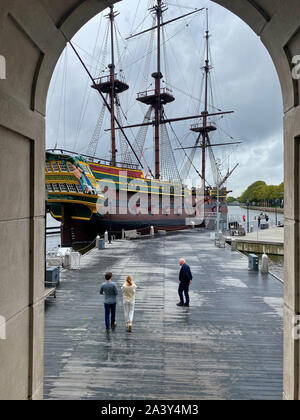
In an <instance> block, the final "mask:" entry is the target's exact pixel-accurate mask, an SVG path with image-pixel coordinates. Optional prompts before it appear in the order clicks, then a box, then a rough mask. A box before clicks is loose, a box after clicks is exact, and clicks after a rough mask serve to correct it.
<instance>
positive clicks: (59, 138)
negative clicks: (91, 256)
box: [46, 0, 283, 197]
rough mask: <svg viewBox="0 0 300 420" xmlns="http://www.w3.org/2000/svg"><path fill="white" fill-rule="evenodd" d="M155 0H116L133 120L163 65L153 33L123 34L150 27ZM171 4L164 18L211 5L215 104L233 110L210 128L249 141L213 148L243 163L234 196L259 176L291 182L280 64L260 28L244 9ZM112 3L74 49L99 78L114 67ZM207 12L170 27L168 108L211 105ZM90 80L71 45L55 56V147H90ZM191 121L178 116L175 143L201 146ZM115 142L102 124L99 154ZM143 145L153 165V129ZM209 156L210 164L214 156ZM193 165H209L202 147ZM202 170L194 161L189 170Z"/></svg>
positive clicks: (176, 0)
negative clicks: (108, 40) (243, 15)
mask: <svg viewBox="0 0 300 420" xmlns="http://www.w3.org/2000/svg"><path fill="white" fill-rule="evenodd" d="M154 1H155V0H122V1H121V2H119V3H117V4H116V5H115V9H116V11H118V12H120V15H119V16H117V18H116V24H117V33H118V42H117V44H118V48H116V62H117V71H118V72H120V70H122V71H121V72H120V73H119V74H122V76H123V77H125V80H126V83H128V84H129V86H130V89H129V91H127V92H126V93H123V94H122V96H120V101H121V105H122V115H123V117H122V118H123V120H124V115H126V117H127V121H128V124H135V123H141V122H142V121H143V118H144V115H145V113H146V111H147V107H146V106H145V105H142V104H140V103H138V102H137V101H136V93H137V92H141V91H145V90H149V89H153V79H152V78H151V74H152V73H153V72H154V71H155V68H156V62H155V60H156V54H155V53H156V50H155V48H156V46H155V43H154V44H153V47H152V48H150V50H151V49H152V50H153V52H152V54H148V52H149V49H148V45H149V42H150V37H151V35H150V34H149V33H148V34H145V35H141V36H139V37H137V38H133V39H132V40H129V41H126V40H125V38H126V37H127V36H129V35H130V34H132V33H136V32H139V31H142V30H144V29H146V28H149V27H151V26H152V24H153V21H152V16H151V14H150V13H149V12H148V7H149V6H150V5H153V3H154ZM166 3H167V5H168V10H167V11H166V12H165V14H164V20H165V21H167V20H169V19H172V18H175V17H177V16H180V15H182V14H186V13H189V12H191V11H192V9H193V8H208V9H209V30H210V33H211V37H210V54H211V60H212V61H211V64H212V66H213V69H212V71H211V80H212V84H211V89H210V92H212V94H210V97H209V105H210V106H209V111H214V112H215V111H216V108H218V109H221V110H222V111H234V113H233V114H230V115H229V116H226V117H223V118H220V117H215V119H212V121H213V122H216V124H217V126H218V131H217V132H216V133H215V134H213V135H212V138H211V142H212V143H217V144H218V143H220V142H221V143H223V142H241V144H240V145H233V146H226V147H221V148H219V147H214V148H213V151H214V154H215V157H216V158H217V161H218V162H219V163H220V168H221V172H222V173H223V175H225V174H226V172H227V170H228V169H232V168H233V167H234V166H235V165H236V164H237V163H239V166H238V168H237V169H236V171H235V172H234V173H233V174H232V176H231V177H230V179H229V181H228V183H227V188H228V189H229V190H232V191H233V192H232V194H231V195H234V196H235V197H237V196H239V195H240V194H241V193H242V192H243V191H244V190H245V189H246V188H247V187H248V186H249V185H250V184H251V183H252V182H255V181H257V180H263V181H265V182H267V183H268V184H275V185H277V184H280V183H281V182H282V181H283V108H282V96H281V90H280V84H279V80H278V76H277V73H276V70H275V67H274V65H273V63H272V60H271V58H270V56H269V54H268V52H267V50H266V49H265V47H264V46H263V44H262V42H261V41H260V39H259V37H258V36H257V35H256V34H255V33H254V32H253V31H252V30H251V29H250V28H249V27H248V26H247V25H246V24H245V23H244V22H243V21H242V20H240V19H239V18H238V17H237V16H235V15H233V14H232V13H230V12H229V11H228V10H226V9H224V8H222V7H221V6H219V5H216V4H215V3H213V2H211V1H209V0H202V1H200V0H189V2H188V7H187V6H183V4H184V2H183V0H171V1H170V2H166ZM107 12H108V9H106V10H105V11H104V12H103V13H102V14H101V15H98V16H96V17H95V18H93V19H92V20H91V21H90V22H88V23H87V24H86V25H85V26H84V27H83V28H82V29H81V30H80V31H79V32H78V33H77V34H76V35H75V37H74V38H73V43H74V45H75V47H76V49H77V50H78V52H79V53H80V55H81V57H82V59H83V60H84V62H85V63H86V65H87V67H88V68H89V70H90V72H91V73H92V75H93V77H100V76H103V75H105V74H107V67H106V66H107V65H108V64H109V63H110V61H111V59H110V50H109V44H108V50H107V55H105V41H104V40H105V33H106V28H107V25H108V21H107V19H106V18H105V15H106V14H107ZM145 16H147V17H146V19H144V18H145ZM205 16H206V15H205V11H203V12H199V13H196V14H194V15H191V16H189V17H187V18H185V19H183V20H180V21H178V22H174V23H172V24H170V25H166V26H165V29H164V37H165V38H163V41H166V42H165V44H163V46H162V52H163V54H162V56H163V59H162V62H163V63H162V72H163V74H164V78H163V86H164V87H166V88H168V89H172V91H173V92H172V94H173V95H174V96H175V98H176V101H175V102H173V103H172V104H170V105H168V106H167V107H166V109H165V111H166V115H167V117H180V116H186V115H196V114H198V113H199V111H200V112H201V111H202V110H203V88H202V78H203V71H202V70H201V67H202V66H203V65H204V52H205V50H204V47H205V42H204V41H205V39H204V33H205V29H206V28H205V26H206V17H205ZM150 45H151V44H150ZM119 56H120V60H119ZM165 56H166V60H165ZM151 84H152V85H151ZM90 85H91V81H90V80H89V78H88V76H87V74H86V72H85V71H84V70H83V68H82V66H81V64H80V63H79V61H78V59H77V58H76V56H75V55H74V53H73V51H72V50H71V48H70V46H69V47H68V48H67V49H66V50H65V51H64V53H63V54H62V56H61V58H60V60H59V61H58V63H57V67H56V70H55V72H54V74H53V78H52V81H51V85H50V88H49V93H48V103H47V125H46V127H47V147H48V148H52V147H54V146H55V145H56V144H57V145H58V147H61V148H65V149H67V150H74V151H76V152H79V153H87V151H88V147H89V143H90V141H91V139H92V137H93V133H94V130H95V127H96V124H97V120H98V118H99V115H100V113H101V109H102V106H103V102H102V100H101V98H100V96H99V94H98V93H97V92H96V91H95V90H93V89H91V88H90ZM201 101H202V102H201ZM213 105H214V106H213ZM123 122H125V121H123ZM193 122H197V121H186V122H181V123H176V124H174V125H173V129H174V132H175V133H176V136H175V135H174V132H172V131H169V135H170V141H171V144H172V148H173V149H176V148H178V147H179V143H178V140H177V139H179V141H180V142H181V143H182V144H183V145H185V146H186V147H187V146H192V145H194V143H195V140H196V137H195V134H194V133H192V132H191V131H190V130H189V128H190V125H191V124H192V123H193ZM106 128H109V115H108V111H106V112H105V116H104V121H103V129H106ZM127 134H128V137H130V139H131V140H132V139H133V138H135V136H136V134H137V130H129V131H128V132H127ZM132 141H133V140H132ZM109 144H110V142H109V133H107V132H104V131H102V132H101V136H100V141H99V143H98V146H97V153H96V156H97V157H102V158H107V159H109V158H110V145H109ZM144 150H145V154H144V160H143V164H144V166H145V171H146V170H147V165H149V166H150V167H151V169H152V170H153V155H154V149H153V132H152V130H151V128H150V129H149V132H148V135H147V140H146V143H145V149H144ZM173 153H174V155H175V160H176V162H177V164H178V167H179V169H181V168H182V167H183V166H184V163H185V160H184V158H185V155H184V154H183V152H182V151H175V150H174V151H173ZM187 153H190V152H189V151H187ZM207 162H208V168H210V160H209V158H207ZM194 164H195V166H196V167H197V169H198V170H199V171H201V155H200V151H197V153H196V155H195V160H194ZM195 176H196V175H195V172H193V170H191V174H190V177H191V178H194V177H195ZM207 179H208V182H209V183H211V184H213V183H214V181H213V172H212V170H211V169H208V172H207Z"/></svg>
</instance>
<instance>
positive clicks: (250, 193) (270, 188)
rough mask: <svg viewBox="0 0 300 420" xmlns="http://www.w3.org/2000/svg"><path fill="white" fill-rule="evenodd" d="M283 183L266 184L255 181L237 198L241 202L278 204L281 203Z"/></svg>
mask: <svg viewBox="0 0 300 420" xmlns="http://www.w3.org/2000/svg"><path fill="white" fill-rule="evenodd" d="M283 193H284V183H283V182H282V183H281V184H280V185H267V184H266V183H265V182H264V181H256V182H254V183H253V184H251V185H250V186H249V187H248V188H247V189H246V191H244V192H243V194H242V195H241V197H240V198H239V199H238V200H239V201H240V202H241V203H244V204H246V203H247V202H248V203H250V204H254V205H255V204H259V205H268V206H269V205H271V206H278V205H280V204H281V203H282V200H283Z"/></svg>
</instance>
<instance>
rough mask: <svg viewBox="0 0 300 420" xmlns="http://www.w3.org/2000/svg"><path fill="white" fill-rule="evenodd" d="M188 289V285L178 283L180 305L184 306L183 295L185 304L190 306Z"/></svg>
mask: <svg viewBox="0 0 300 420" xmlns="http://www.w3.org/2000/svg"><path fill="white" fill-rule="evenodd" d="M189 288H190V285H189V284H188V283H183V282H181V283H179V288H178V294H179V297H180V303H182V305H183V304H184V300H183V293H184V295H185V303H186V304H187V305H189V304H190V297H189Z"/></svg>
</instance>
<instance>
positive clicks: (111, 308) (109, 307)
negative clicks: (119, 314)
mask: <svg viewBox="0 0 300 420" xmlns="http://www.w3.org/2000/svg"><path fill="white" fill-rule="evenodd" d="M116 306H117V304H116V303H112V304H110V303H104V307H105V325H106V329H107V330H109V329H110V327H111V326H112V325H114V323H115V322H116ZM110 316H111V319H110Z"/></svg>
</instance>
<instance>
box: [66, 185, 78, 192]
mask: <svg viewBox="0 0 300 420" xmlns="http://www.w3.org/2000/svg"><path fill="white" fill-rule="evenodd" d="M68 190H69V191H70V192H77V190H76V186H75V185H73V184H68Z"/></svg>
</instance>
